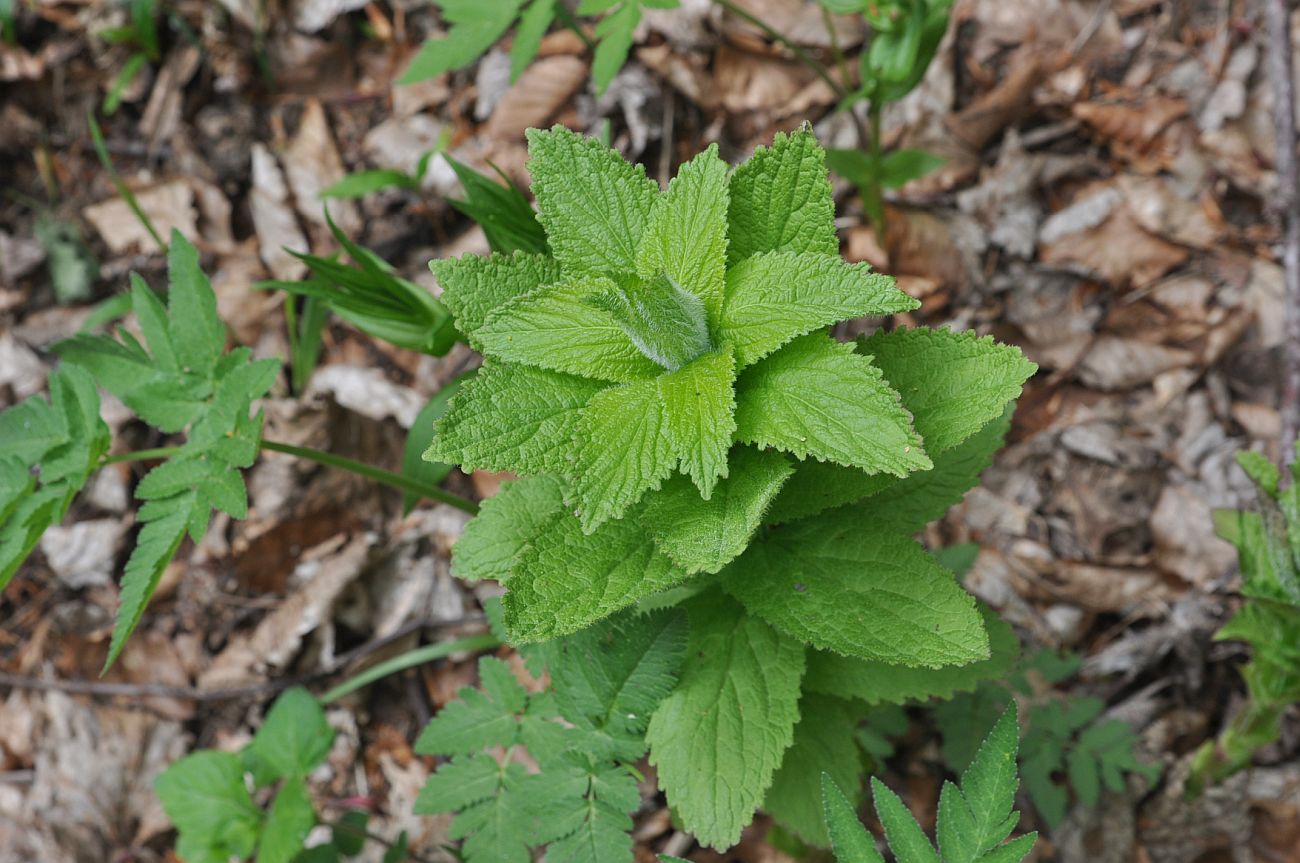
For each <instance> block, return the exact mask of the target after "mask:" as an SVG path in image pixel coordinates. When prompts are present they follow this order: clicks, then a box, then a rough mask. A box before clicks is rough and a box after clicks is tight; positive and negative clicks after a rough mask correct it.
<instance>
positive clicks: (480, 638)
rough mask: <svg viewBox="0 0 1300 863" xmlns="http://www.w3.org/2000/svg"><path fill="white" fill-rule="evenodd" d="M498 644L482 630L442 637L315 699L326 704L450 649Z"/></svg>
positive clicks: (458, 650) (440, 656)
mask: <svg viewBox="0 0 1300 863" xmlns="http://www.w3.org/2000/svg"><path fill="white" fill-rule="evenodd" d="M500 646H501V641H500V640H499V639H498V638H497V637H496V636H495V635H493V634H492V633H490V632H485V633H483V634H482V635H471V636H469V637H468V638H461V639H457V640H456V641H444V642H441V643H439V644H430V645H426V646H425V647H419V648H416V649H415V650H408V651H407V652H406V653H402V654H399V655H397V656H394V657H393V658H392V659H389V660H387V661H385V662H381V663H379V664H378V665H375V666H372V667H371V668H367V669H366V670H365V671H363V672H361V673H360V674H358V675H357V676H356V677H353V678H350V679H348V680H345V681H343V682H342V683H340V684H339V685H338V686H336V687H334V688H333V689H331V690H329V691H328V692H326V693H325V694H324V695H322V696H321V697H320V698H319V699H317V700H318V701H320V703H321V704H330V703H333V702H335V701H338V700H339V699H340V698H342V697H343V696H345V695H350V694H352V693H353V692H356V691H357V690H358V689H361V688H362V687H364V686H369V685H370V684H372V683H374V682H375V681H376V680H382V679H383V678H385V677H388V676H389V675H392V674H396V673H397V672H399V671H405V670H406V669H408V668H414V667H415V666H417V665H424V664H425V663H426V662H432V661H434V660H435V659H445V658H446V657H448V656H450V655H451V654H453V653H465V652H470V651H478V650H491V649H492V648H494V647H500Z"/></svg>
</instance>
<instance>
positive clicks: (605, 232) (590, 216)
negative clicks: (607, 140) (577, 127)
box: [527, 126, 659, 274]
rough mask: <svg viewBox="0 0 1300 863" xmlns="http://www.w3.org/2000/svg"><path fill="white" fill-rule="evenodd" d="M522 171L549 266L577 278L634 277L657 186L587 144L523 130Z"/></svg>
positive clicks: (561, 134) (566, 134) (563, 132)
mask: <svg viewBox="0 0 1300 863" xmlns="http://www.w3.org/2000/svg"><path fill="white" fill-rule="evenodd" d="M527 137H528V155H529V161H528V171H529V173H530V174H531V175H532V178H533V194H534V195H535V196H536V197H537V206H538V210H539V214H538V218H539V219H540V220H541V223H542V226H543V227H544V228H545V229H546V239H547V241H548V242H549V243H550V245H551V249H552V250H553V251H554V253H555V259H556V260H557V261H559V262H560V264H561V265H562V266H564V268H565V269H566V270H569V271H572V272H576V273H604V274H619V273H623V274H630V273H634V272H636V254H637V248H638V247H639V246H640V245H641V236H642V234H643V233H644V232H645V228H646V225H647V223H648V222H649V219H650V212H651V210H652V209H653V208H654V204H655V199H656V198H658V197H659V186H658V185H657V184H656V183H655V182H654V180H651V179H650V178H648V177H647V176H646V175H645V168H644V167H642V166H641V165H632V164H629V163H628V162H626V161H624V160H623V158H622V157H621V156H619V155H618V153H616V152H615V151H613V150H611V149H609V148H607V147H605V146H604V145H602V144H601V143H600V142H598V141H596V140H593V139H591V138H585V137H583V136H581V135H578V134H575V133H574V132H571V131H569V130H568V129H566V128H564V127H563V126H553V127H552V128H551V129H550V130H549V131H545V132H544V131H540V130H537V129H529V130H528V132H527Z"/></svg>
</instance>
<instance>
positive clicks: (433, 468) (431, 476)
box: [402, 369, 478, 515]
mask: <svg viewBox="0 0 1300 863" xmlns="http://www.w3.org/2000/svg"><path fill="white" fill-rule="evenodd" d="M477 373H478V370H477V369H472V370H470V371H468V372H464V373H462V374H460V375H457V376H456V377H454V378H452V379H451V380H450V381H448V382H447V384H446V386H444V387H443V388H442V389H440V390H438V391H437V392H436V393H434V394H433V397H432V398H430V399H429V401H428V402H426V403H425V405H424V407H422V408H420V412H419V413H418V414H416V416H415V422H414V423H412V424H411V430H410V431H409V432H408V433H407V435H406V443H405V444H404V445H403V447H402V473H403V474H404V475H405V476H406V477H407V478H409V479H416V480H419V481H420V482H423V483H426V484H428V485H431V486H436V485H438V484H439V483H441V482H442V481H443V480H444V479H446V478H447V475H448V474H450V473H451V470H452V467H451V465H449V464H442V463H441V462H437V461H426V460H425V458H424V453H425V452H426V449H425V440H426V436H427V435H428V431H429V429H430V428H432V427H433V423H434V420H437V419H441V418H442V415H443V414H445V413H446V412H447V408H448V407H450V406H451V397H452V396H454V395H455V394H456V393H458V392H460V388H461V385H462V384H464V383H465V382H466V381H469V380H473V379H474V376H475V375H476V374H477ZM419 502H420V496H419V495H417V494H415V493H413V492H407V493H406V494H405V495H404V496H403V497H402V514H403V515H410V513H411V510H413V509H415V505H416V504H417V503H419Z"/></svg>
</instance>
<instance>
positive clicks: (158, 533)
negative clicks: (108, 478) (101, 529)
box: [104, 491, 206, 669]
mask: <svg viewBox="0 0 1300 863" xmlns="http://www.w3.org/2000/svg"><path fill="white" fill-rule="evenodd" d="M199 509H200V508H199V502H198V493H197V492H194V491H186V492H181V493H180V494H178V495H175V496H173V497H169V498H164V499H163V500H159V501H154V502H152V503H151V504H147V505H146V506H144V507H141V509H140V511H139V512H138V513H137V515H136V518H137V519H138V520H140V521H142V522H143V523H144V527H143V528H142V529H141V530H140V535H139V536H138V537H137V538H136V543H135V548H134V549H133V550H132V551H131V556H130V558H128V559H127V561H126V568H125V569H124V570H123V572H122V589H121V593H120V594H119V597H118V609H117V619H116V620H115V621H114V622H113V637H112V640H111V642H110V643H109V648H108V658H107V659H106V660H105V661H104V668H105V669H107V668H109V667H111V666H112V664H113V663H114V662H116V661H117V657H118V654H119V653H121V652H122V648H123V647H125V646H126V640H127V638H129V637H130V635H131V633H132V632H134V631H135V628H136V626H137V625H138V624H139V623H140V618H141V616H143V615H144V608H145V606H146V605H147V604H148V602H149V597H151V596H153V592H154V590H155V589H156V588H157V587H158V582H159V580H161V579H162V574H163V570H164V569H166V567H167V564H168V563H170V562H171V559H172V557H174V556H175V554H176V549H178V548H179V547H180V544H181V540H182V539H184V538H185V533H186V532H187V531H188V530H189V528H190V522H191V521H192V520H193V519H194V518H195V517H196V513H197V512H198V511H199ZM205 511H206V510H205Z"/></svg>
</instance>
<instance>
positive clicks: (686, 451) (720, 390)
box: [657, 348, 736, 500]
mask: <svg viewBox="0 0 1300 863" xmlns="http://www.w3.org/2000/svg"><path fill="white" fill-rule="evenodd" d="M735 380H736V365H735V360H734V359H733V358H732V354H731V351H730V350H727V349H725V348H724V349H723V350H721V351H717V352H715V353H711V354H705V355H704V356H702V357H700V358H699V359H697V360H695V361H694V362H693V363H691V364H689V365H687V366H684V367H683V368H680V369H678V370H677V371H675V372H670V373H668V374H665V375H661V376H660V377H659V379H658V381H657V383H658V385H659V400H660V402H661V403H662V405H663V412H664V419H665V426H666V428H665V431H666V433H667V437H668V444H669V447H670V448H671V452H672V455H673V456H675V457H676V459H677V463H678V465H679V466H680V467H681V470H682V472H683V473H684V474H686V475H687V476H689V477H690V478H691V480H692V481H693V482H694V483H695V486H696V487H697V488H698V489H699V490H700V495H701V496H702V497H703V498H704V499H705V500H708V499H709V498H710V497H712V495H713V489H714V486H715V485H716V483H717V482H718V480H719V478H725V477H726V476H727V475H728V468H727V451H728V450H729V449H730V448H731V438H732V434H733V433H734V432H735V430H736V421H735V418H734V413H735V408H736V397H735V393H734V391H733V389H732V387H733V385H734V384H735Z"/></svg>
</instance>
